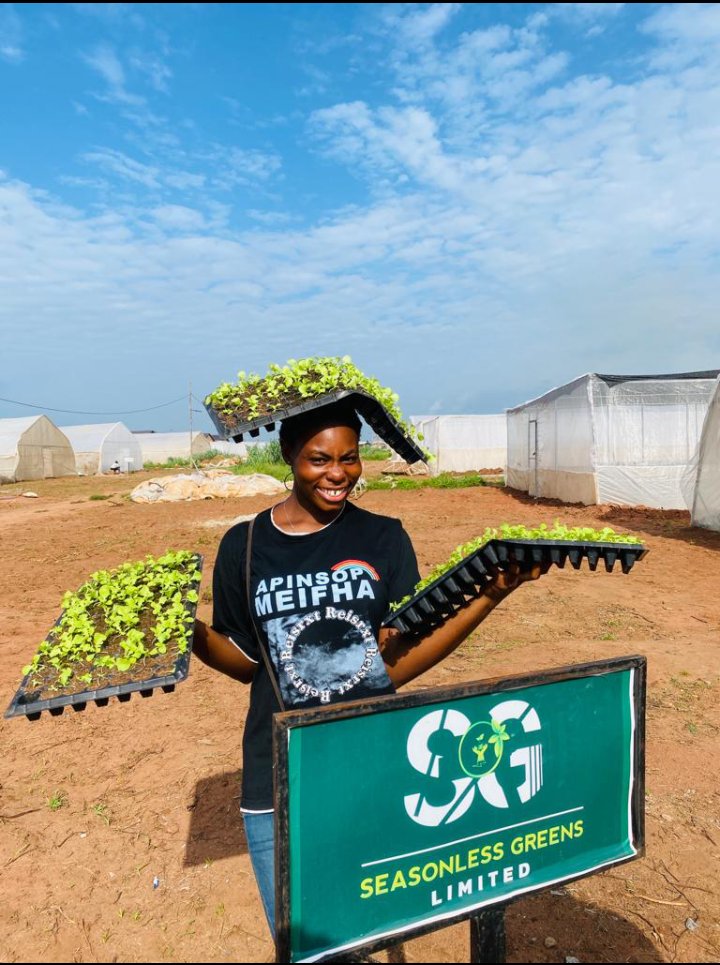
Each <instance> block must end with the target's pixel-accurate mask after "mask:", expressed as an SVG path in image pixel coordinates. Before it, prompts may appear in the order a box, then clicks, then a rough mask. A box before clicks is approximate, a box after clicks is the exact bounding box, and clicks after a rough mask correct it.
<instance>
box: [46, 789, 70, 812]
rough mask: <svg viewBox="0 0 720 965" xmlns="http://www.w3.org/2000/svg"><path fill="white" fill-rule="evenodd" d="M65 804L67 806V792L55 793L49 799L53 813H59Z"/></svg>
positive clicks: (49, 805)
mask: <svg viewBox="0 0 720 965" xmlns="http://www.w3.org/2000/svg"><path fill="white" fill-rule="evenodd" d="M65 804H67V794H66V793H65V791H55V793H54V794H53V795H52V796H51V797H49V798H48V807H49V808H50V810H51V811H59V810H60V808H61V807H63V806H64V805H65Z"/></svg>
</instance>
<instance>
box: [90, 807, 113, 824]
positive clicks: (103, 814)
mask: <svg viewBox="0 0 720 965" xmlns="http://www.w3.org/2000/svg"><path fill="white" fill-rule="evenodd" d="M91 810H92V812H93V814H96V815H97V816H98V817H99V818H101V819H102V820H103V821H104V822H105V824H107V825H109V824H110V810H109V808H108V806H107V804H101V803H100V802H98V803H97V804H93V806H92V809H91Z"/></svg>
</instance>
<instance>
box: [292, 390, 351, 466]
mask: <svg viewBox="0 0 720 965" xmlns="http://www.w3.org/2000/svg"><path fill="white" fill-rule="evenodd" d="M334 426H347V427H348V428H349V429H352V430H354V432H355V433H356V434H357V436H358V439H359V438H360V430H361V429H362V423H361V422H360V419H359V418H358V415H357V413H356V412H355V409H354V408H353V407H352V405H350V404H349V403H347V402H345V401H344V400H340V402H331V403H330V404H329V405H323V406H320V407H319V408H317V409H310V410H309V411H308V412H302V413H300V415H294V416H290V418H289V419H283V421H282V422H281V423H280V445H281V446H282V449H283V454H285V453H287V454H290V453H292V452H294V451H295V450H296V449H298V448H300V446H302V444H303V443H304V442H305V440H306V439H309V438H310V436H314V435H315V433H316V432H320V431H321V430H322V429H331V428H333V427H334Z"/></svg>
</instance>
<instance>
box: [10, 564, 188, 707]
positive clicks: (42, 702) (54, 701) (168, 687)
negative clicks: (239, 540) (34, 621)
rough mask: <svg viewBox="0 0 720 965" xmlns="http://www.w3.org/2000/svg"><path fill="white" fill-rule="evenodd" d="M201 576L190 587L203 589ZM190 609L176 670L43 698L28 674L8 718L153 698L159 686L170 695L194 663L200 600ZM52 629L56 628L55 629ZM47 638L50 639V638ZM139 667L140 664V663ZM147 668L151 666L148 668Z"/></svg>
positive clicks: (56, 622)
mask: <svg viewBox="0 0 720 965" xmlns="http://www.w3.org/2000/svg"><path fill="white" fill-rule="evenodd" d="M196 560H197V567H198V569H199V570H200V572H201V574H202V566H203V557H202V556H200V555H199V554H198V555H196ZM200 581H201V576H200V577H198V579H197V581H196V582H194V583H192V584H190V586H189V587H188V588H187V590H188V591H189V590H195V591H198V590H199V588H200ZM185 609H186V610H187V630H186V633H187V641H188V648H187V650H186V651H185V652H184V653H180V654H178V656H177V659H176V661H175V666H174V668H173V671H172V673H169V674H164V675H163V676H154V677H153V676H150V677H144V678H140V679H138V680H130V681H127V682H126V683H122V684H114V685H108V686H105V687H98V688H96V689H86V690H81V691H78V692H77V693H73V694H62V695H60V696H57V697H44V698H42V699H41V698H39V697H38V693H39V691H37V690H27V683H28V680H29V678H30V677H31V676H32V674H27V675H26V676H25V677H23V680H22V682H21V684H20V686H19V688H18V690H17V693H16V694H15V696H14V697H13V699H12V701H11V702H10V706H9V707H8V709H7V710H6V711H5V717H22V716H25V717H27V719H28V720H38V719H39V717H40V715H41V714H42V712H43V711H48V712H49V713H50V714H52V715H53V716H54V717H57V716H59V715H60V714H62V713H63V712H64V711H65V708H66V707H72V709H73V710H75V711H81V710H85V708H86V707H87V705H88V704H90V703H93V702H94V703H95V704H96V705H97V706H98V707H107V705H108V703H109V702H110V699H111V698H113V697H117V699H118V700H119V701H122V702H125V701H128V700H130V698H131V696H132V695H133V694H134V693H139V694H140V696H141V697H151V696H152V694H153V692H154V691H155V690H158V689H162V691H163V692H164V693H166V694H169V693H172V691H173V690H175V685H176V684H178V683H180V682H181V681H183V680H185V679H186V677H187V675H188V671H189V666H190V654H191V653H192V641H193V632H194V629H195V612H196V610H197V603H191V602H190V601H189V600H186V601H185ZM61 619H62V614H60V616H59V617H58V619H57V620H56V621H55V626H57V625H58V623H59V622H60V620H61ZM51 632H52V631H51ZM49 636H50V634H48V637H46V640H47V639H48V638H49ZM138 668H139V665H138ZM144 669H147V668H144Z"/></svg>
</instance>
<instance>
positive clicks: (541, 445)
mask: <svg viewBox="0 0 720 965" xmlns="http://www.w3.org/2000/svg"><path fill="white" fill-rule="evenodd" d="M717 374H718V373H717V372H716V371H715V372H702V373H689V374H686V375H685V374H678V375H674V376H673V375H663V376H646V377H642V376H612V375H598V374H595V373H590V374H587V375H584V376H581V377H580V378H578V379H575V380H574V381H572V382H570V383H568V384H567V385H565V386H560V387H559V388H556V389H553V390H552V391H551V392H548V393H546V395H544V396H541V397H540V398H538V399H533V400H532V401H530V402H527V403H525V404H524V405H522V406H516V407H515V408H513V409H510V410H508V470H507V484H508V486H510V487H513V488H517V489H524V490H526V491H527V492H529V493H530V494H531V495H533V496H544V497H550V498H556V499H562V500H564V501H566V502H582V503H586V504H590V503H597V502H600V503H604V502H608V503H616V504H621V505H630V506H636V505H644V506H652V507H657V508H664V509H684V508H686V506H687V503H686V500H685V498H684V496H683V485H682V481H683V477H684V474H685V473H686V469H687V466H688V465H689V464H690V462H691V461H692V457H693V453H694V452H695V449H696V447H697V445H698V442H699V438H700V432H701V429H702V423H703V419H704V416H705V412H706V411H707V406H708V401H709V398H710V395H711V392H712V389H713V386H714V384H715V383H714V380H715V378H716V376H717Z"/></svg>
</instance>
